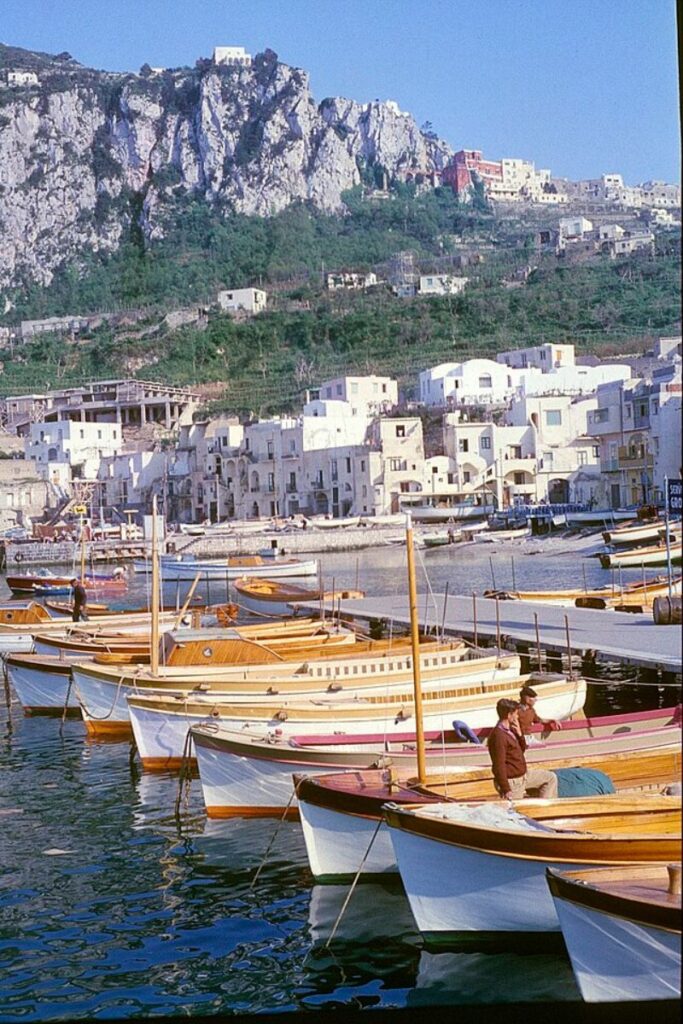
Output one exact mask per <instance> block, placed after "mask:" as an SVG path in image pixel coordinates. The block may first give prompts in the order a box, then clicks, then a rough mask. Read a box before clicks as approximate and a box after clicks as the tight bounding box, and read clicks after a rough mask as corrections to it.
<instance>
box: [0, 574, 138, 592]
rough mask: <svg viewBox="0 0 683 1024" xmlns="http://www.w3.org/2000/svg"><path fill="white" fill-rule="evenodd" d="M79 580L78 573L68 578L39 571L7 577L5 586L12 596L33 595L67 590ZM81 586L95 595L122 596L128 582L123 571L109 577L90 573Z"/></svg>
mask: <svg viewBox="0 0 683 1024" xmlns="http://www.w3.org/2000/svg"><path fill="white" fill-rule="evenodd" d="M74 578H79V576H78V573H72V574H71V575H69V576H55V575H54V574H53V573H51V572H50V571H49V570H48V569H39V570H38V571H37V572H34V573H23V574H20V575H16V576H8V577H7V586H8V587H9V588H10V590H11V591H12V593H13V594H34V593H35V592H36V590H40V591H41V592H42V593H46V592H50V591H52V592H53V593H56V592H57V591H60V590H61V591H64V590H68V589H69V587H70V585H71V580H72V579H74ZM83 586H84V587H85V589H86V590H89V591H96V592H97V593H108V594H111V593H117V594H122V593H125V591H126V590H127V589H128V580H127V579H126V576H125V574H124V571H123V569H117V570H115V571H114V572H113V573H111V574H110V575H96V574H94V573H91V574H89V575H86V576H85V577H84V579H83Z"/></svg>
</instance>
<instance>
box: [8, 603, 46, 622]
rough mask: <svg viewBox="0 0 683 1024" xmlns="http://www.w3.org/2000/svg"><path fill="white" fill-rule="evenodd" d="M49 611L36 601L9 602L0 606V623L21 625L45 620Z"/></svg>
mask: <svg viewBox="0 0 683 1024" xmlns="http://www.w3.org/2000/svg"><path fill="white" fill-rule="evenodd" d="M49 618H50V614H49V612H48V611H47V610H46V609H45V608H43V606H42V604H38V602H37V601H29V602H28V603H27V604H9V605H3V606H2V607H0V625H14V626H22V625H26V624H31V625H32V624H33V623H40V622H46V621H48V620H49Z"/></svg>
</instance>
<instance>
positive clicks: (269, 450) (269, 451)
mask: <svg viewBox="0 0 683 1024" xmlns="http://www.w3.org/2000/svg"><path fill="white" fill-rule="evenodd" d="M266 453H267V455H268V458H269V459H272V457H273V442H272V441H267V442H266Z"/></svg>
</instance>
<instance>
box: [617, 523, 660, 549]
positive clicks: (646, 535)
mask: <svg viewBox="0 0 683 1024" xmlns="http://www.w3.org/2000/svg"><path fill="white" fill-rule="evenodd" d="M665 533H666V523H662V522H661V521H660V520H655V521H654V522H645V523H638V522H634V523H633V524H631V523H626V524H625V525H624V526H618V527H617V528H616V529H614V530H603V533H602V536H603V537H604V540H605V544H612V545H613V546H614V547H630V546H631V545H632V544H644V543H646V542H647V541H650V542H651V543H656V542H657V541H659V540H662V538H663V537H664V534H665Z"/></svg>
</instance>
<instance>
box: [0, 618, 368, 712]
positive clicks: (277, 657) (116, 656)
mask: <svg viewBox="0 0 683 1024" xmlns="http://www.w3.org/2000/svg"><path fill="white" fill-rule="evenodd" d="M247 628H252V629H253V627H247ZM354 641H355V637H354V634H353V633H351V632H348V631H341V632H327V631H326V630H323V629H320V630H319V631H318V632H317V633H311V634H310V636H303V637H287V636H283V637H280V638H278V637H269V638H268V641H267V645H262V644H259V643H258V642H257V641H255V640H250V639H249V638H246V637H242V636H241V634H240V633H239V632H238V631H236V630H224V629H223V630H212V629H202V630H180V631H178V632H177V633H172V634H165V635H164V636H163V638H162V654H161V658H162V660H163V661H164V662H165V663H166V665H167V666H168V667H170V668H175V669H186V668H187V667H188V666H195V667H197V668H199V667H201V669H202V672H201V673H200V674H201V676H202V678H203V679H204V680H206V678H207V671H209V670H216V669H217V668H225V667H229V668H234V669H237V668H238V667H239V668H240V669H241V668H242V667H243V666H244V665H245V664H251V663H253V662H254V660H255V659H256V658H258V660H259V661H262V660H263V659H272V660H273V661H274V662H276V663H280V662H281V661H282V660H285V659H290V660H291V659H295V658H296V659H300V658H301V657H302V651H303V652H304V655H303V656H305V654H306V653H314V654H315V655H316V656H317V657H324V656H325V655H326V654H327V653H329V652H330V651H332V650H334V651H335V652H337V653H338V652H339V650H340V649H342V648H347V647H350V646H351V645H352V644H353V643H354ZM59 644H60V642H59V641H58V640H54V641H49V640H48V641H46V642H45V641H43V642H40V641H39V642H38V643H37V644H36V647H37V653H34V654H15V655H9V656H8V658H7V659H6V668H7V675H8V678H9V681H10V683H11V684H12V687H13V689H14V692H15V693H16V695H17V697H18V698H19V701H20V703H21V705H22V707H23V708H24V712H25V713H26V714H49V713H51V712H54V711H55V709H59V710H61V709H62V708H63V707H64V704H65V703H68V706H69V707H73V708H79V709H80V706H81V703H80V700H79V696H78V695H77V693H76V690H75V689H74V688H73V687H72V686H70V685H69V684H70V679H71V670H72V667H73V665H74V664H75V663H77V662H78V661H79V660H83V659H84V658H93V659H94V660H95V662H96V663H97V664H101V665H106V666H107V667H115V668H116V670H117V671H118V672H119V673H121V672H126V671H128V672H139V671H140V670H141V667H142V666H146V665H149V663H150V660H151V651H150V644H149V641H148V640H145V641H144V642H143V643H141V644H139V645H137V644H135V643H133V642H129V641H126V640H124V639H122V640H120V641H119V642H118V643H116V644H115V643H109V644H101V643H100V644H97V643H95V642H93V643H91V645H90V649H87V645H85V644H83V645H81V646H80V647H79V649H78V650H76V651H74V650H72V649H70V648H69V647H68V646H59ZM55 651H56V652H57V653H55ZM131 666H132V667H131ZM197 685H199V686H202V685H203V684H202V683H201V682H198V684H197ZM206 686H207V687H208V688H210V684H209V683H206ZM126 692H127V691H126ZM118 697H119V699H120V701H121V703H122V704H123V705H125V700H124V698H123V697H122V696H121V693H120V692H119V694H118Z"/></svg>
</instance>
